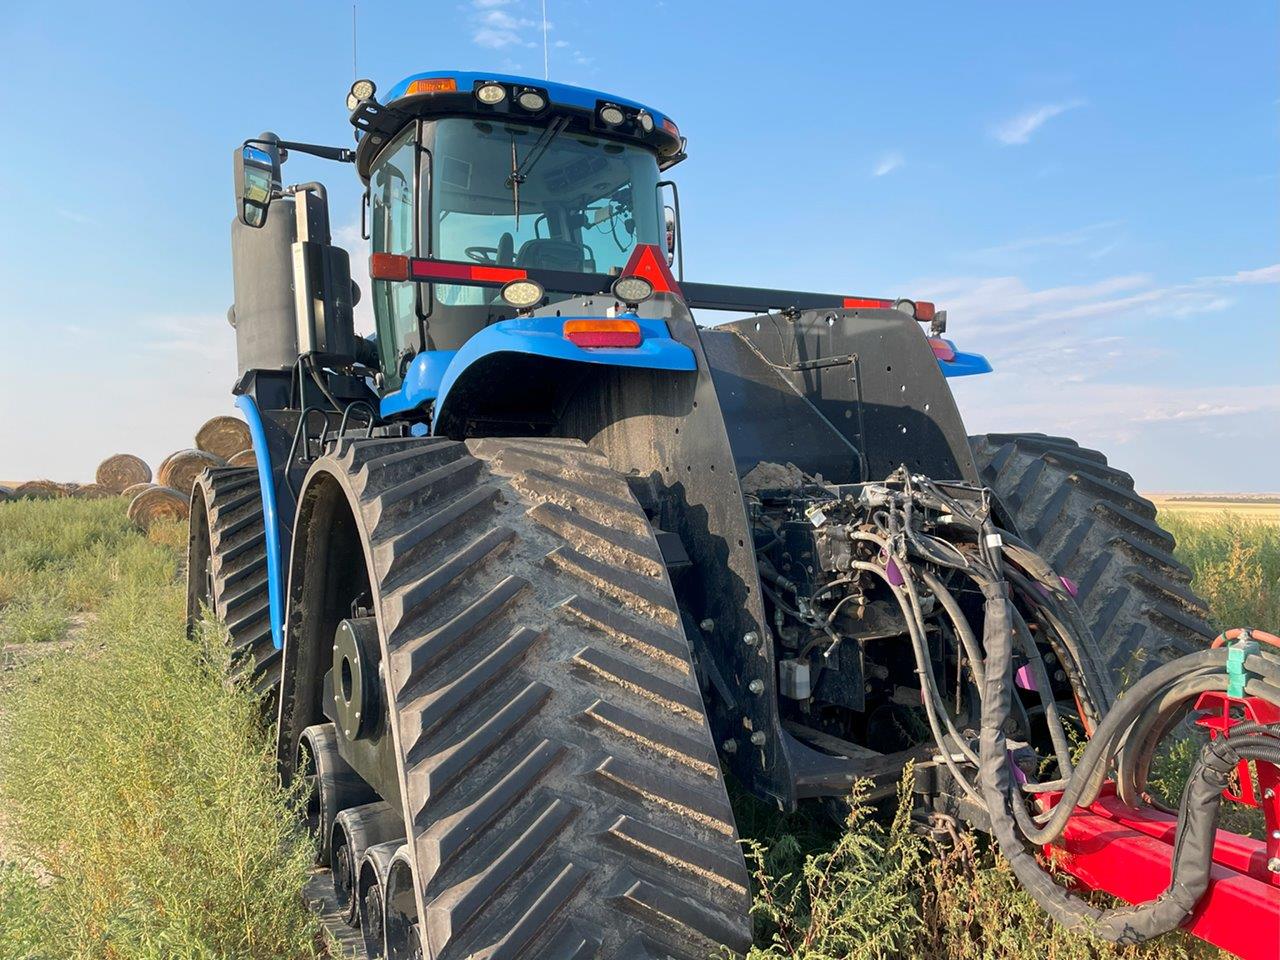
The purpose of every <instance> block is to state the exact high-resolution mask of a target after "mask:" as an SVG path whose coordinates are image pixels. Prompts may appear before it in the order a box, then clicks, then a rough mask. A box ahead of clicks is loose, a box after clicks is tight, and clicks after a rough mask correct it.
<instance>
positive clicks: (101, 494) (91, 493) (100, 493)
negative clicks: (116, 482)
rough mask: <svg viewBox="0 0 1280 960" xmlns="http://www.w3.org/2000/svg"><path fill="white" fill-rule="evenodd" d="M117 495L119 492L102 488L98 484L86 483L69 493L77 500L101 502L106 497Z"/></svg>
mask: <svg viewBox="0 0 1280 960" xmlns="http://www.w3.org/2000/svg"><path fill="white" fill-rule="evenodd" d="M118 495H119V491H117V490H112V489H111V488H110V487H104V486H103V485H102V484H100V483H86V484H84V485H83V486H79V487H76V488H75V490H74V491H73V492H72V493H71V496H73V497H75V498H76V499H77V500H103V499H105V498H107V497H114V496H118Z"/></svg>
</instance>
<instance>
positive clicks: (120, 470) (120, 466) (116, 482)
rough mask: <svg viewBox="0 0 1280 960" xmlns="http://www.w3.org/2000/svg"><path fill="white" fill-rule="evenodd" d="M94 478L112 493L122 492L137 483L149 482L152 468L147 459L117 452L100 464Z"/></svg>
mask: <svg viewBox="0 0 1280 960" xmlns="http://www.w3.org/2000/svg"><path fill="white" fill-rule="evenodd" d="M94 479H95V480H97V481H98V483H99V484H101V485H102V486H104V487H106V488H107V489H108V490H110V491H111V492H112V493H121V492H122V491H123V490H124V489H125V488H126V487H131V486H133V485H134V484H136V483H149V482H150V481H151V468H150V467H148V466H147V463H146V461H145V460H143V459H142V458H141V457H135V456H134V455H133V454H132V453H117V454H115V455H114V456H110V457H107V459H105V460H103V461H102V462H101V463H100V464H98V472H97V474H96V475H95V477H94Z"/></svg>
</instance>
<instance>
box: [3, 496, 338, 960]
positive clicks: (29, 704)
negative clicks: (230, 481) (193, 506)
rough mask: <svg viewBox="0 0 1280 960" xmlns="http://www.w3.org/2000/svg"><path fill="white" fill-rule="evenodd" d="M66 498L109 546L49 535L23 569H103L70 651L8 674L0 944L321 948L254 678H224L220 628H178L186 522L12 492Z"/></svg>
mask: <svg viewBox="0 0 1280 960" xmlns="http://www.w3.org/2000/svg"><path fill="white" fill-rule="evenodd" d="M68 503H70V504H73V505H74V506H76V507H80V506H88V507H90V508H92V509H91V511H90V512H89V513H88V514H86V515H77V516H76V517H73V518H72V519H73V520H76V521H77V522H80V523H81V524H82V525H81V527H80V529H81V534H80V535H81V536H82V538H86V539H93V538H95V537H97V538H98V539H97V542H98V543H101V544H103V546H104V549H106V550H108V551H109V553H99V552H98V550H97V549H95V547H94V546H93V545H92V544H86V543H81V544H79V545H77V544H75V543H73V542H71V540H70V539H68V538H66V537H57V542H56V543H55V544H54V545H52V546H49V547H46V548H45V556H46V558H47V559H46V561H45V562H43V563H32V562H28V563H26V564H25V566H24V567H23V569H26V570H29V571H32V576H33V578H34V579H37V580H38V579H40V578H44V577H49V578H53V579H57V578H62V579H63V582H65V581H66V580H69V579H75V578H76V577H78V576H82V575H85V574H86V573H88V574H91V575H93V576H97V577H101V578H103V581H104V586H103V589H102V592H101V594H96V595H91V594H89V593H86V594H84V595H83V596H84V597H85V598H87V599H85V600H84V601H83V602H86V603H91V604H92V605H93V608H94V610H95V612H96V616H95V617H94V618H93V619H92V620H90V621H89V622H88V623H87V624H86V625H85V626H84V628H83V630H82V631H80V632H79V633H78V634H77V635H76V636H75V638H74V640H73V642H72V644H71V645H70V646H69V648H68V649H66V650H60V651H56V652H53V653H50V654H47V655H45V656H43V657H40V658H38V659H35V660H33V661H31V662H29V663H28V664H26V665H25V666H23V667H21V668H20V669H18V670H16V671H13V672H12V673H10V674H9V675H7V677H6V678H5V681H4V686H3V688H2V689H0V698H2V699H0V712H2V713H3V717H2V720H0V809H3V810H4V822H3V823H0V841H2V844H0V851H2V853H3V857H4V859H7V860H8V861H10V864H11V865H10V866H8V867H5V868H4V869H3V871H0V928H3V929H4V932H3V933H0V957H4V958H6V960H7V958H10V957H12V958H19V957H23V958H26V957H30V958H41V960H61V958H73V957H74V958H104V960H133V958H138V960H142V958H148V960H151V958H160V957H165V958H170V957H175V958H191V960H197V958H199V960H203V958H210V960H212V958H214V957H237V958H268V957H270V958H277V957H310V956H314V955H316V952H317V946H316V944H317V942H318V941H317V939H316V931H315V927H314V923H313V921H312V919H311V918H310V916H309V914H308V913H307V912H306V910H305V907H304V906H303V903H302V900H301V897H300V895H299V891H300V889H301V887H302V884H303V883H304V881H305V879H306V877H307V875H308V870H309V866H310V862H311V853H310V850H309V849H308V845H307V843H306V842H305V840H304V838H303V837H302V836H300V834H299V830H298V827H297V824H298V822H299V821H298V818H297V816H296V812H295V809H294V807H295V800H296V798H294V797H292V796H289V795H286V794H285V793H282V792H281V790H280V789H279V788H278V786H277V780H276V776H275V763H274V756H273V750H272V745H271V742H270V739H269V736H268V732H267V731H265V730H263V729H262V726H261V723H260V720H259V719H258V717H259V713H258V707H257V705H256V703H255V701H254V699H253V697H252V695H251V694H250V693H249V692H248V691H247V690H246V689H244V688H243V687H242V686H239V685H237V684H235V683H233V682H231V681H229V680H228V679H227V676H226V673H225V669H224V665H225V663H226V661H227V657H228V650H227V642H228V641H227V638H226V636H225V632H223V631H221V630H219V629H216V628H209V629H206V630H204V631H202V632H201V635H200V636H199V637H198V638H197V639H196V641H195V642H192V641H191V640H189V639H188V638H187V637H186V634H185V630H184V629H183V613H184V609H183V604H184V596H183V591H182V589H181V588H180V586H179V585H178V583H177V580H176V577H175V574H176V572H177V570H178V562H177V557H176V555H175V553H174V550H173V548H172V545H171V544H173V543H176V542H180V538H179V537H178V536H177V535H176V532H175V531H166V530H159V531H158V533H157V535H156V537H154V538H152V539H148V538H146V537H144V536H142V535H141V534H138V533H136V532H134V531H131V530H127V529H125V530H121V528H120V527H119V526H118V525H117V524H116V520H115V518H113V517H111V516H110V512H111V511H110V510H109V509H105V508H103V512H102V514H101V515H99V514H98V513H97V511H98V509H100V507H99V504H98V503H93V502H90V503H88V504H80V503H76V502H75V501H53V502H41V503H35V504H29V505H28V504H20V505H18V506H19V508H24V509H27V510H30V511H31V512H32V513H39V512H42V511H44V510H48V509H50V508H52V509H53V510H57V509H58V508H62V507H63V506H64V505H65V504H68ZM107 503H109V504H110V505H111V506H112V507H114V510H115V512H116V513H118V514H122V513H123V505H122V504H119V503H116V502H114V501H108V502H107ZM11 510H14V507H13V506H12V505H6V506H5V507H4V508H3V509H0V513H6V512H8V511H11ZM5 519H6V520H7V521H8V522H9V523H11V524H13V525H15V526H24V527H26V528H27V529H28V530H36V531H40V530H48V529H49V527H48V525H47V523H45V522H37V521H35V520H33V519H31V518H23V519H22V520H16V519H14V518H13V517H6V518H5ZM11 529H12V528H11ZM108 540H113V541H114V542H112V543H111V544H110V546H107V541H108ZM157 541H159V542H157ZM31 555H32V554H30V553H29V556H31ZM55 570H56V571H57V573H56V574H54V573H51V572H50V571H55ZM24 596H29V594H24ZM18 602H25V601H24V600H19V601H18ZM12 864H20V865H21V869H19V868H18V867H16V866H13V865H12ZM33 877H39V878H42V879H41V881H40V882H38V883H37V882H34V881H33V879H32V878H33ZM13 917H17V918H19V920H20V921H21V922H14V923H13V924H12V925H11V924H10V923H9V921H10V919H11V918H13Z"/></svg>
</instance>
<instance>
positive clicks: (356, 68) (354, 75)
mask: <svg viewBox="0 0 1280 960" xmlns="http://www.w3.org/2000/svg"><path fill="white" fill-rule="evenodd" d="M359 79H360V62H359V61H358V60H357V59H356V5H355V4H354V3H353V4H352V5H351V82H352V83H354V82H355V81H357V80H359Z"/></svg>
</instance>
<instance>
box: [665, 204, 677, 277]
mask: <svg viewBox="0 0 1280 960" xmlns="http://www.w3.org/2000/svg"><path fill="white" fill-rule="evenodd" d="M662 212H663V220H664V221H665V222H666V233H667V266H669V267H671V266H675V262H676V211H675V208H674V207H663V208H662Z"/></svg>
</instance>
